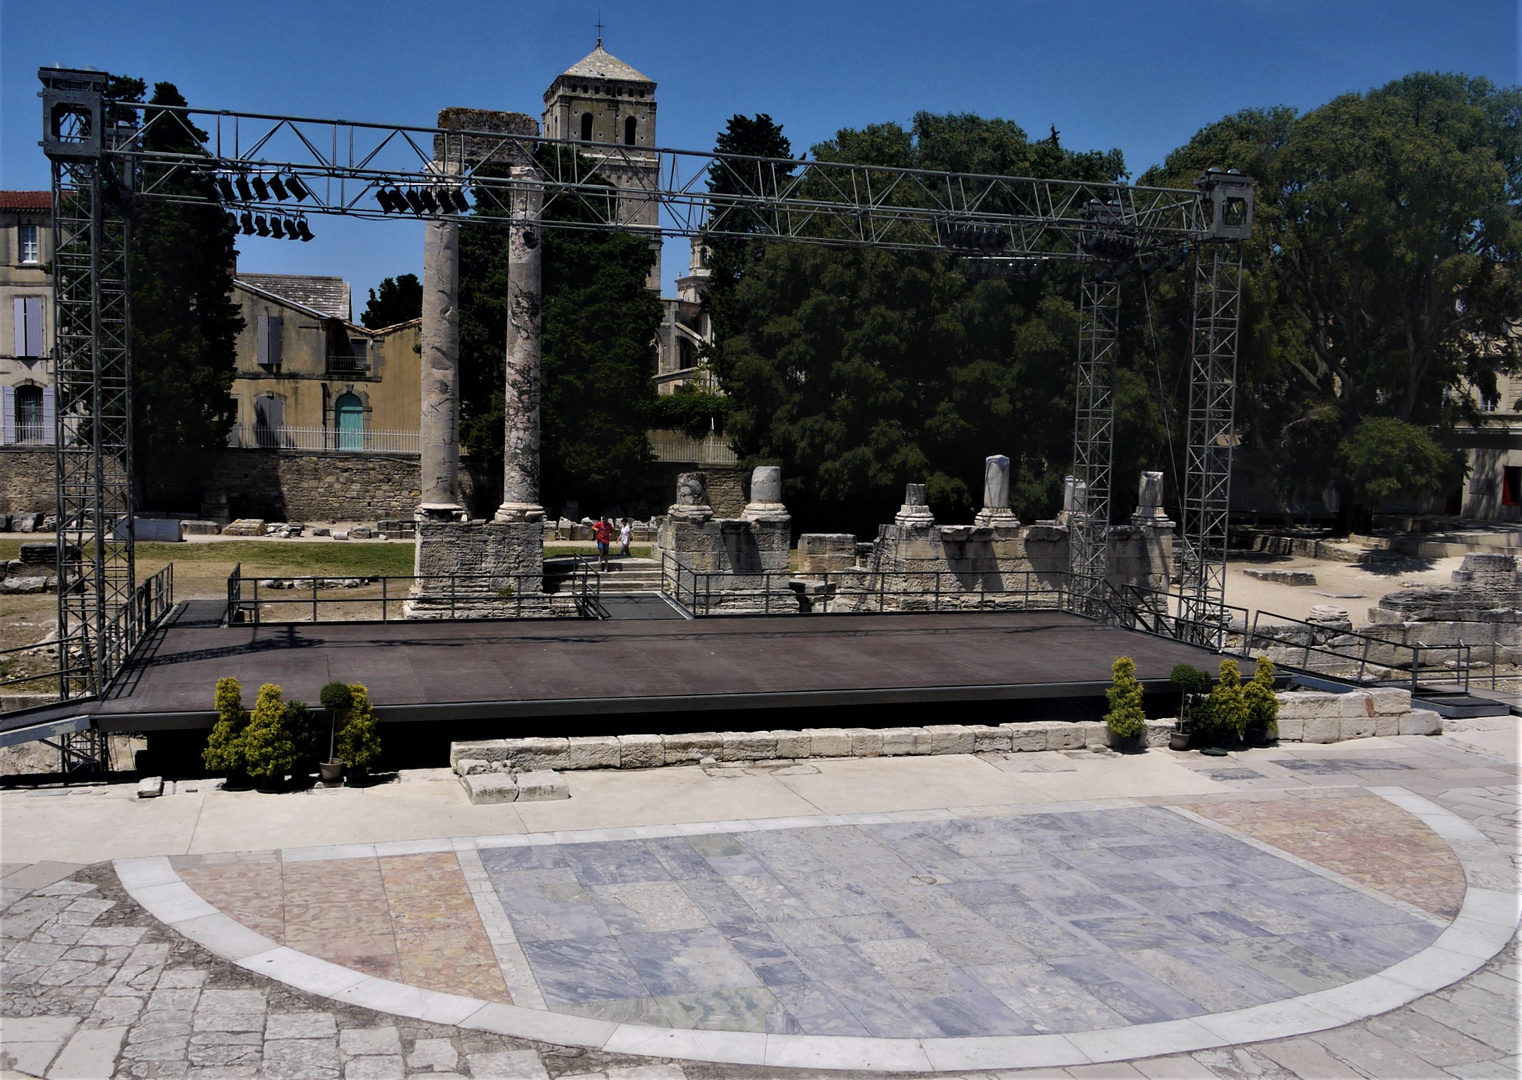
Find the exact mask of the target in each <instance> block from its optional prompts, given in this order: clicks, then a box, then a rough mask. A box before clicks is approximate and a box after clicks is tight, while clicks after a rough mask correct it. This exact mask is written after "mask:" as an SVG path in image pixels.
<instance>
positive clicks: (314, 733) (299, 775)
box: [281, 701, 327, 786]
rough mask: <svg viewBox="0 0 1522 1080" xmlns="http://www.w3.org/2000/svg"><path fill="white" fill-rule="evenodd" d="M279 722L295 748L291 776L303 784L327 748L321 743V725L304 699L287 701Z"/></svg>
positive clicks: (316, 768) (315, 769)
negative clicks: (283, 714) (294, 760)
mask: <svg viewBox="0 0 1522 1080" xmlns="http://www.w3.org/2000/svg"><path fill="white" fill-rule="evenodd" d="M281 723H282V724H283V725H284V727H285V730H286V732H287V733H288V734H289V735H290V737H291V744H292V745H293V746H294V747H295V749H296V762H295V764H294V765H292V766H291V774H292V778H293V779H294V780H295V781H296V782H297V783H298V784H299V785H302V786H304V785H305V783H306V781H307V780H308V779H309V778H310V777H311V775H312V774H313V773H314V772H316V771H317V770H318V767H319V765H320V763H321V761H322V759H323V754H324V752H325V751H326V749H327V748H326V747H325V746H323V745H322V725H321V723H320V721H319V718H318V716H317V714H316V713H314V712H313V711H312V710H311V709H309V708H308V707H307V703H306V702H304V701H287V702H286V703H285V716H284V717H283V718H282V720H281Z"/></svg>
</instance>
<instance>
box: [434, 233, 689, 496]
mask: <svg viewBox="0 0 1522 1080" xmlns="http://www.w3.org/2000/svg"><path fill="white" fill-rule="evenodd" d="M583 214H584V211H580V210H578V209H577V208H576V207H573V206H570V205H569V204H565V203H557V204H552V205H551V206H550V207H549V208H548V209H547V210H546V213H545V216H546V218H547V219H550V220H562V221H572V220H585V218H584V217H583ZM541 237H542V242H543V246H544V255H543V258H544V262H543V275H544V335H543V338H542V350H543V353H542V356H543V360H542V363H543V368H542V370H543V380H544V382H543V388H544V397H543V405H542V414H541V426H540V430H541V433H542V434H541V438H542V453H543V461H542V466H541V474H540V478H541V479H540V483H541V490H540V500H541V502H543V503H544V504H545V505H546V506H547V507H550V508H551V509H552V510H553V509H555V508H558V507H560V506H562V505H563V504H564V502H565V501H566V500H567V499H576V500H578V501H580V502H581V504H582V505H583V506H587V507H596V506H598V505H599V504H601V503H613V502H618V501H620V500H621V499H622V498H623V497H625V496H626V494H627V492H628V490H629V489H630V487H631V486H632V485H633V484H634V483H635V482H636V480H637V478H638V474H639V472H640V470H641V469H642V468H643V467H644V465H645V464H646V462H648V461H649V460H650V447H649V443H648V440H647V439H646V438H645V428H646V421H645V415H644V413H645V410H646V409H647V408H648V407H649V402H650V401H651V400H652V399H653V398H654V397H655V387H654V384H653V383H652V382H651V379H650V376H651V374H652V373H653V371H654V363H653V360H652V352H651V344H650V343H651V341H652V339H653V338H654V335H655V329H656V327H657V326H658V325H659V324H660V319H661V307H660V302H659V300H658V298H657V297H656V296H655V295H654V294H652V293H651V292H650V291H649V290H648V289H646V288H645V280H646V278H647V276H648V275H649V272H650V264H651V260H652V257H653V256H652V253H651V250H650V245H649V242H648V241H647V240H646V239H645V238H643V237H639V236H633V235H628V234H616V233H608V232H604V231H599V230H593V229H555V228H548V229H545V230H543V232H542V233H541ZM507 261H508V260H507V230H506V229H505V228H504V227H502V226H497V225H492V224H490V223H486V222H475V223H472V224H470V225H467V226H466V227H465V228H464V229H463V231H462V233H461V239H460V360H461V363H460V369H461V410H462V422H461V442H462V445H463V446H464V447H465V448H466V449H467V450H468V451H469V452H470V453H471V454H472V456H475V457H477V458H479V459H482V460H484V461H486V462H488V463H490V465H491V467H492V468H494V469H500V465H501V461H502V437H503V435H502V424H503V389H502V385H503V372H504V365H505V362H506V350H507V269H508V267H507Z"/></svg>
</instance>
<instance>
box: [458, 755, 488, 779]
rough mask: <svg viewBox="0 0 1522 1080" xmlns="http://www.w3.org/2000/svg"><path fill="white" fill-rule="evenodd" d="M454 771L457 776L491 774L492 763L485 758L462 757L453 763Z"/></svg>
mask: <svg viewBox="0 0 1522 1080" xmlns="http://www.w3.org/2000/svg"><path fill="white" fill-rule="evenodd" d="M454 771H455V773H456V775H458V776H478V775H480V774H481V773H485V772H493V771H494V770H493V769H492V763H491V762H489V761H487V760H486V759H485V758H478V757H462V758H460V759H459V760H458V761H456V762H455V763H454Z"/></svg>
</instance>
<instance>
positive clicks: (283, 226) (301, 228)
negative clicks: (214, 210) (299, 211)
mask: <svg viewBox="0 0 1522 1080" xmlns="http://www.w3.org/2000/svg"><path fill="white" fill-rule="evenodd" d="M227 227H228V228H230V229H232V230H233V231H234V232H238V231H240V230H241V231H242V233H243V235H244V236H273V237H274V238H275V239H277V240H300V241H302V242H303V243H305V242H306V241H308V240H310V239H312V230H311V228H309V227H308V225H307V219H306V217H305V215H302V216H298V217H282V216H281V215H279V214H256V213H254V212H253V211H251V210H245V211H243V213H242V214H235V213H233V212H232V211H231V210H229V211H227Z"/></svg>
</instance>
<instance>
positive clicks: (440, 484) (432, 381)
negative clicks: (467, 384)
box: [418, 221, 463, 521]
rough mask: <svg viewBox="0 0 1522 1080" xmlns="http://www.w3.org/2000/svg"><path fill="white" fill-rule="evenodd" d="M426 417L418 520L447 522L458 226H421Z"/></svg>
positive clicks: (456, 465)
mask: <svg viewBox="0 0 1522 1080" xmlns="http://www.w3.org/2000/svg"><path fill="white" fill-rule="evenodd" d="M423 229H424V232H423V342H422V351H423V357H422V372H423V393H422V404H423V408H422V416H421V418H420V422H419V435H420V439H419V443H420V446H419V449H420V451H421V453H420V458H421V462H420V464H421V466H422V493H423V497H422V503H421V505H420V506H419V507H418V516H419V517H423V518H428V519H432V520H443V521H448V520H451V519H453V518H455V517H457V516H458V515H459V514H460V513H461V511H462V509H463V508H462V507H461V506H460V227H459V226H458V225H456V224H455V223H454V222H452V221H430V222H428V223H427V224H426V225H425V226H423Z"/></svg>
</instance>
